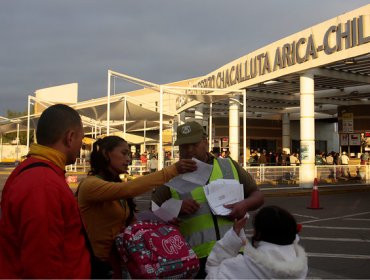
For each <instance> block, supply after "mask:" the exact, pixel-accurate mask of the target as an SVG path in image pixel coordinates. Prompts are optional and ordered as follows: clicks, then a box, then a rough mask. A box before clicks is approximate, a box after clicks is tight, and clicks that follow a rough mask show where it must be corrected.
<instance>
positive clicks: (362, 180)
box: [246, 165, 370, 187]
mask: <svg viewBox="0 0 370 280" xmlns="http://www.w3.org/2000/svg"><path fill="white" fill-rule="evenodd" d="M246 170H247V171H248V172H249V173H250V174H251V175H252V176H253V178H254V179H255V180H256V182H257V184H258V185H266V186H277V187H279V186H287V185H288V186H290V187H299V172H300V166H266V165H259V166H248V167H247V168H246ZM315 178H317V179H318V183H319V185H321V186H325V185H348V184H364V185H365V184H369V183H370V165H316V166H315Z"/></svg>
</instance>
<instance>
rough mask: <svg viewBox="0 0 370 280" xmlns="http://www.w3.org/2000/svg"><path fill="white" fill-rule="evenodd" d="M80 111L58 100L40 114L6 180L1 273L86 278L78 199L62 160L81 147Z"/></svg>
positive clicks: (4, 275)
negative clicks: (30, 141)
mask: <svg viewBox="0 0 370 280" xmlns="http://www.w3.org/2000/svg"><path fill="white" fill-rule="evenodd" d="M83 135H84V133H83V128H82V123H81V118H80V116H79V114H78V113H77V112H76V111H75V110H74V109H72V108H70V107H68V106H66V105H62V104H57V105H53V106H51V107H49V108H47V109H46V110H45V111H44V112H43V113H42V115H41V117H40V119H39V122H38V126H37V131H36V137H37V141H38V144H33V145H32V146H31V148H30V151H29V154H28V155H27V157H28V158H27V159H26V160H25V161H23V162H22V163H21V164H20V165H19V166H18V167H17V168H16V169H15V170H14V171H13V172H12V174H11V175H10V176H9V178H8V180H7V181H6V183H5V186H4V190H3V193H2V201H1V216H0V278H89V277H90V253H89V250H88V249H87V246H86V241H85V237H84V230H83V224H82V222H81V218H80V213H79V209H78V205H77V202H76V200H75V198H74V196H73V193H72V191H71V190H70V189H69V187H68V185H67V183H66V181H65V171H64V169H65V165H68V164H71V163H74V162H75V160H76V157H77V155H78V153H79V151H80V148H81V143H82V138H83Z"/></svg>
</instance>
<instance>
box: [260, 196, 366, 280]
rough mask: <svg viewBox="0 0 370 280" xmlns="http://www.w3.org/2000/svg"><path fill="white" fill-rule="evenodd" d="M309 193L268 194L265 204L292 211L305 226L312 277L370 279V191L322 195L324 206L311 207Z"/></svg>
mask: <svg viewBox="0 0 370 280" xmlns="http://www.w3.org/2000/svg"><path fill="white" fill-rule="evenodd" d="M309 203H310V196H294V197H287V196H285V197H267V198H266V204H269V205H271V204H275V205H279V206H281V207H284V208H286V209H287V210H289V211H290V212H291V213H293V215H294V216H295V217H296V219H297V221H298V222H299V223H301V224H302V225H303V230H302V232H301V234H300V238H301V244H302V245H303V246H304V248H305V249H306V251H307V254H308V261H309V278H316V279H317V278H319V279H369V278H370V192H354V193H348V192H347V193H342V194H331V195H325V196H321V197H320V205H321V206H322V209H315V210H312V209H308V208H307V205H309Z"/></svg>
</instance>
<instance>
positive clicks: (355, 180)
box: [66, 158, 370, 188]
mask: <svg viewBox="0 0 370 280" xmlns="http://www.w3.org/2000/svg"><path fill="white" fill-rule="evenodd" d="M170 163H172V161H168V164H170ZM88 169H89V166H88V163H86V161H85V159H83V158H78V159H77V160H76V162H75V163H74V164H71V165H68V166H66V171H67V172H78V171H82V172H87V170H88ZM246 170H247V171H248V172H249V173H250V174H251V175H252V177H253V178H254V179H255V180H256V182H257V184H258V185H260V186H267V187H286V186H288V187H293V188H294V187H297V188H298V187H299V172H300V166H269V165H263V164H262V165H259V166H248V167H247V168H246ZM133 173H135V172H133ZM131 175H132V174H131ZM315 178H317V179H318V183H319V185H320V186H330V185H349V184H356V185H362V184H363V185H367V184H370V165H369V164H366V165H359V164H357V165H316V166H315Z"/></svg>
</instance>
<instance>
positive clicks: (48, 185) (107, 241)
mask: <svg viewBox="0 0 370 280" xmlns="http://www.w3.org/2000/svg"><path fill="white" fill-rule="evenodd" d="M56 123H58V125H55V124H56ZM83 136H84V133H83V127H82V122H81V118H80V116H79V115H78V113H77V112H76V111H75V110H74V109H72V108H71V107H68V106H66V105H61V104H57V105H53V106H51V107H49V108H47V109H46V110H45V111H44V112H43V113H42V115H41V117H40V119H39V122H38V126H37V131H36V137H37V141H38V144H32V145H31V147H30V152H29V154H28V156H27V159H26V160H25V161H23V162H22V163H21V164H20V165H18V166H17V167H16V168H15V170H14V171H13V172H12V173H11V175H10V176H9V178H8V180H7V181H6V183H5V186H4V189H3V193H2V200H1V212H0V215H1V216H0V278H25V279H29V278H49V279H54V278H63V279H70V278H79V279H86V278H105V279H106V278H121V277H122V275H123V271H122V265H121V263H120V259H119V254H118V253H117V249H116V247H115V242H114V239H115V237H116V235H117V234H118V233H119V232H121V231H122V230H124V229H125V228H126V227H127V226H128V225H130V224H132V223H135V222H136V212H137V209H136V205H135V202H134V198H135V197H136V196H138V195H140V194H142V193H144V192H149V191H152V190H153V189H155V191H154V192H153V193H152V199H153V201H155V202H156V203H157V204H158V205H161V204H162V203H164V202H165V201H167V200H168V199H171V198H172V199H176V200H181V209H180V214H179V217H178V219H174V220H173V223H175V224H176V225H177V226H178V227H179V230H180V232H181V234H182V235H183V236H184V237H185V239H186V241H187V242H188V243H189V244H190V246H191V247H192V249H193V250H194V252H195V253H196V255H197V257H198V258H199V260H200V264H201V266H200V270H199V273H198V275H197V276H196V278H205V277H207V278H211V279H218V278H227V279H234V278H253V279H254V278H305V277H306V275H307V255H306V253H305V251H304V249H303V248H302V247H300V246H299V245H298V244H297V243H298V238H297V233H298V232H299V227H298V226H297V223H296V221H295V219H294V217H293V216H292V215H291V214H290V213H288V212H287V211H285V210H284V209H282V208H280V207H277V206H267V207H263V204H264V197H263V194H262V193H261V192H260V190H259V189H258V187H257V185H256V182H255V181H254V179H253V178H252V177H251V175H250V174H249V173H248V172H246V171H245V170H244V169H243V168H241V166H240V165H239V164H238V163H237V162H236V161H234V160H232V159H231V158H230V157H227V156H226V157H225V158H223V157H215V156H213V155H212V154H211V153H209V152H208V139H207V135H206V133H205V131H204V129H203V127H202V126H201V125H200V124H198V123H196V122H187V123H185V124H183V125H181V126H179V127H178V129H177V140H176V143H175V145H178V146H179V151H180V159H179V161H177V162H176V163H174V164H173V165H170V166H167V167H165V168H164V169H162V170H160V171H155V170H153V171H154V172H153V173H152V174H148V175H145V176H141V177H138V178H135V179H133V180H128V181H126V180H124V181H122V179H121V176H120V175H121V174H122V173H127V171H128V166H129V163H130V151H129V146H128V143H127V142H126V141H125V140H124V139H122V138H121V137H118V136H106V137H104V138H102V139H99V140H98V141H96V142H95V143H94V146H93V151H92V153H91V159H90V165H91V166H90V171H89V173H88V176H87V177H86V178H85V179H83V180H82V181H81V182H80V184H79V186H78V189H77V191H76V194H73V192H72V191H71V190H70V188H69V186H68V184H67V183H66V180H65V166H66V165H67V164H71V163H73V162H74V161H75V160H76V157H77V155H78V153H79V151H80V149H81V142H82V138H83ZM152 158H154V157H152ZM192 158H196V159H197V160H199V161H202V162H205V163H208V164H210V165H211V166H212V171H211V174H210V177H209V179H208V182H212V181H214V180H217V179H233V180H236V181H238V182H239V183H240V184H242V185H243V188H244V198H243V199H242V200H241V201H239V202H236V203H231V204H227V205H224V207H225V208H228V209H229V210H230V213H229V214H228V215H227V216H216V215H214V214H213V213H212V211H211V209H210V207H209V205H208V203H207V200H206V196H205V193H204V188H203V185H197V184H194V185H193V186H189V189H188V192H186V193H183V192H178V191H177V190H176V189H175V188H172V187H168V186H165V185H164V184H165V183H166V182H167V181H169V180H170V179H171V178H174V177H176V176H178V175H179V174H182V173H186V172H193V171H195V170H196V169H197V165H196V162H195V161H194V160H192ZM151 169H152V168H151ZM153 169H154V168H153ZM227 187H228V186H227V185H225V188H227ZM261 207H262V208H261ZM259 208H260V210H259V211H258V212H257V214H256V215H255V217H254V219H253V227H254V235H253V236H252V237H251V239H247V238H246V236H245V233H244V230H243V228H244V226H245V224H246V222H247V219H248V218H247V217H248V212H250V211H253V210H257V209H259ZM174 218H175V217H174ZM225 244H227V245H225ZM225 246H226V247H228V248H229V249H230V250H229V249H226V250H225V248H226V247H225ZM240 248H242V249H243V250H244V255H243V256H242V255H237V252H238V251H239V249H240ZM287 268H289V269H287Z"/></svg>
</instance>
